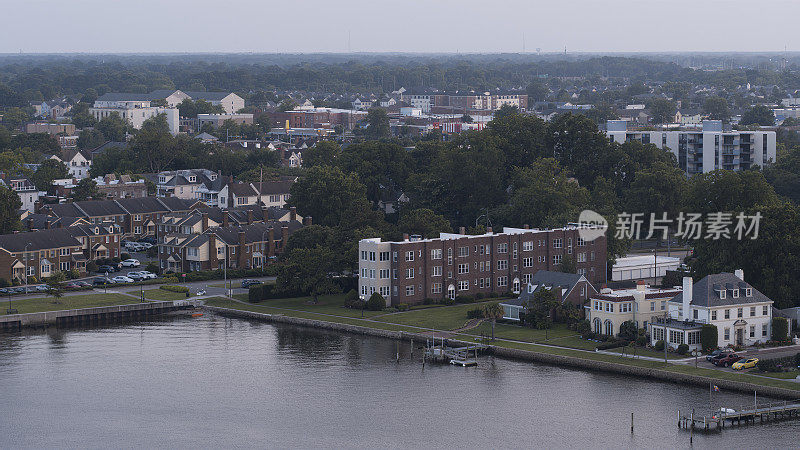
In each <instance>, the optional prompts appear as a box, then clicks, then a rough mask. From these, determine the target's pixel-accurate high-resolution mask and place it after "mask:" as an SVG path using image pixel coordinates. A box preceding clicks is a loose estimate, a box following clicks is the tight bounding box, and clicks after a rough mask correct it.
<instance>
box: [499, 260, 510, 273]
mask: <svg viewBox="0 0 800 450" xmlns="http://www.w3.org/2000/svg"><path fill="white" fill-rule="evenodd" d="M497 270H508V260H507V259H499V260H497Z"/></svg>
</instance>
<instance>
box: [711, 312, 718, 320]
mask: <svg viewBox="0 0 800 450" xmlns="http://www.w3.org/2000/svg"><path fill="white" fill-rule="evenodd" d="M711 320H717V312H716V311H711Z"/></svg>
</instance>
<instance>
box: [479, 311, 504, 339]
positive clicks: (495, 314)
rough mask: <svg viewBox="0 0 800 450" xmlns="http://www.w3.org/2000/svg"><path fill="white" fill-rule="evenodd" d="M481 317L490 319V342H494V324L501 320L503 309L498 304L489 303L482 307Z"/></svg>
mask: <svg viewBox="0 0 800 450" xmlns="http://www.w3.org/2000/svg"><path fill="white" fill-rule="evenodd" d="M483 317H485V318H487V319H492V340H494V324H495V323H496V322H497V319H502V318H503V307H502V306H500V304H499V303H489V304H487V305H486V306H484V307H483Z"/></svg>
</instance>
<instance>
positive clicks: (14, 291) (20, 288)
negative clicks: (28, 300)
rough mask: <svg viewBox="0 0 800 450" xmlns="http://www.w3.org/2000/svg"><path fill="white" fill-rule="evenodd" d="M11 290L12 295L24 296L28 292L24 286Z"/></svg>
mask: <svg viewBox="0 0 800 450" xmlns="http://www.w3.org/2000/svg"><path fill="white" fill-rule="evenodd" d="M9 290H10V291H11V293H12V294H24V293H25V292H26V290H25V287H23V286H17V287H12V288H10V289H9Z"/></svg>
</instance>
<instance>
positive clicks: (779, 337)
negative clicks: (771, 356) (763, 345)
mask: <svg viewBox="0 0 800 450" xmlns="http://www.w3.org/2000/svg"><path fill="white" fill-rule="evenodd" d="M772 340H773V341H778V342H785V341H787V340H789V321H788V320H786V318H785V317H773V318H772Z"/></svg>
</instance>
